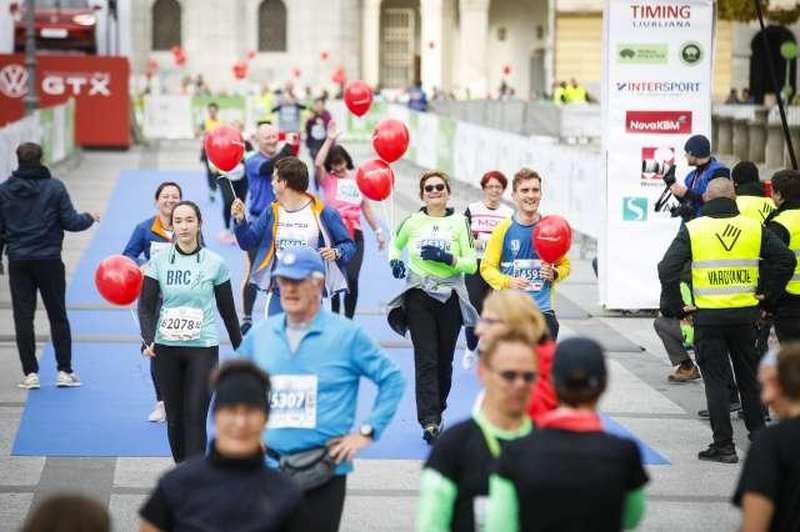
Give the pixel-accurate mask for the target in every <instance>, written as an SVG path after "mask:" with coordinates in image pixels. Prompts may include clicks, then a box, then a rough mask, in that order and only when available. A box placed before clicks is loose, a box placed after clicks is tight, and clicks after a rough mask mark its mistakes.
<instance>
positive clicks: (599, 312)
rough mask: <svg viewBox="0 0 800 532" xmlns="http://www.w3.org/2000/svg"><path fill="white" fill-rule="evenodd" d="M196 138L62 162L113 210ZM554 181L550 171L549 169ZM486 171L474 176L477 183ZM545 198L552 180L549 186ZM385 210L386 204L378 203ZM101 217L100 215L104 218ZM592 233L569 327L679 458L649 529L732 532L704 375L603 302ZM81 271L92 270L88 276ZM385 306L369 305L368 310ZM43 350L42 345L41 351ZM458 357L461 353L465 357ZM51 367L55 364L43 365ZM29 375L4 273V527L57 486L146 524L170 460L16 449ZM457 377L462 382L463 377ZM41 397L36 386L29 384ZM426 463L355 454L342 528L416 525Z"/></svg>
mask: <svg viewBox="0 0 800 532" xmlns="http://www.w3.org/2000/svg"><path fill="white" fill-rule="evenodd" d="M351 148H352V152H353V155H354V158H355V159H356V160H357V161H358V160H364V159H365V158H367V157H368V156H370V149H369V147H368V146H366V145H355V146H351ZM197 165H198V163H197V146H196V145H195V144H194V143H185V142H162V143H160V144H154V145H152V146H150V147H148V148H141V147H138V148H134V149H131V150H130V151H128V152H84V153H82V154H80V155H78V156H76V157H74V158H73V159H71V160H69V161H67V162H66V163H63V164H62V165H60V166H59V167H57V168H56V175H57V176H58V177H60V178H61V179H63V180H64V181H65V182H66V184H67V186H68V188H69V190H70V193H71V195H72V199H73V202H74V203H75V204H76V206H77V207H78V208H79V209H81V210H90V211H92V210H97V211H100V212H103V211H104V209H105V206H106V204H107V202H108V199H109V197H110V196H111V194H112V192H113V190H114V186H115V184H116V180H117V177H118V175H119V172H120V171H121V170H124V169H135V168H158V169H175V170H187V169H188V170H191V169H195V168H197ZM395 172H396V176H397V187H396V190H397V191H398V194H399V198H398V206H399V208H400V209H399V210H400V211H401V213H404V212H409V211H410V210H412V209H416V208H417V205H418V200H417V197H416V191H417V177H418V176H419V172H420V168H418V167H416V166H414V165H413V164H410V163H407V162H400V163H397V164H396V165H395ZM545 177H546V176H545ZM477 178H478V176H476V181H477ZM544 192H545V194H546V193H547V187H546V183H545V191H544ZM479 197H480V191H479V190H478V189H477V188H474V187H468V186H465V185H461V184H457V185H456V189H455V191H454V198H453V205H454V206H455V207H456V208H457V209H463V208H464V207H465V206H466V204H467V203H468V202H470V201H475V200H477V199H479ZM376 212H378V214H379V215H380V211H379V210H378V211H376ZM101 223H102V222H101ZM93 232H94V230H89V231H87V232H84V233H78V234H69V235H68V236H67V238H66V241H65V253H64V261H65V263H66V267H67V274H68V279H69V278H71V276H72V275H73V274H74V273H75V269H76V267H77V264H78V261H79V259H80V257H81V254H82V253H83V251H84V249H85V248H86V246H87V245H88V243H89V242H90V239H91V238H92V236H93ZM593 253H594V245H593V243H592V242H591V241H588V240H582V239H581V238H576V239H575V242H574V243H573V249H572V250H571V253H570V257H571V259H572V261H573V272H572V274H571V276H570V277H569V279H568V280H567V281H566V282H564V283H563V284H561V285H559V293H558V312H559V314H560V319H561V323H562V335H563V337H567V336H569V335H574V334H585V335H590V336H593V337H595V338H597V339H598V340H600V341H601V342H602V343H603V344H604V345H605V346H606V348H607V349H608V350H609V359H610V371H611V378H610V386H609V391H608V393H607V395H606V397H605V398H604V400H603V402H602V405H601V406H602V409H603V411H604V412H605V413H607V414H609V415H610V416H611V417H613V418H614V419H615V420H616V421H617V422H618V423H620V424H621V425H623V426H624V427H626V428H627V429H628V430H630V431H631V432H632V433H634V434H635V435H636V436H637V437H638V438H640V439H641V440H643V441H644V442H645V443H647V444H648V445H649V446H650V447H651V448H653V449H654V450H656V451H657V452H659V453H660V454H661V455H663V456H665V457H666V458H667V459H668V460H669V461H670V462H671V465H668V466H650V467H648V472H649V474H650V477H651V482H650V484H649V485H648V486H647V491H648V493H649V503H648V509H647V513H646V517H645V520H644V522H643V523H642V525H641V527H640V529H641V530H652V531H674V530H681V531H695V530H696V531H718V530H719V531H722V530H733V529H735V528H736V527H737V525H738V522H739V514H738V512H737V511H736V510H735V509H734V508H733V507H732V506H731V505H730V504H729V499H730V495H731V493H732V490H733V488H734V485H735V482H736V479H737V478H738V474H739V470H740V467H741V464H740V465H724V464H713V463H706V462H700V461H698V460H697V458H696V454H697V451H699V450H700V449H702V448H705V446H706V444H707V443H708V442H710V440H711V431H710V429H709V427H708V424H707V423H705V422H703V421H701V420H699V419H697V418H696V416H695V413H696V411H697V410H699V409H701V408H704V405H705V398H704V394H703V386H702V383H699V382H694V383H689V384H684V385H672V384H668V383H667V380H666V375H667V373H668V372H669V371H670V370H671V368H670V366H669V362H668V359H667V356H666V353H665V352H664V350H663V348H662V346H661V345H660V342H659V340H658V337H657V336H656V335H655V332H654V331H653V328H652V316H647V315H644V314H642V313H640V314H633V315H622V314H618V313H613V312H608V311H605V310H604V309H602V308H600V307H599V306H598V304H597V283H596V280H595V278H594V274H593V273H592V270H591V266H590V262H589V261H590V259H591V258H592V256H593ZM82 274H85V272H83V273H82ZM39 306H40V308H41V305H39ZM377 311H378V309H364V311H363V312H364V313H372V312H377ZM36 325H37V332H38V333H39V338H40V341H41V342H42V344H41V346H43V345H44V342H46V341H47V339H48V327H47V320H46V317H45V316H44V313H43V311H41V310H40V311H39V312H38V313H37V318H36ZM41 346H40V347H41ZM457 356H460V353H457ZM43 363H45V364H51V363H53V361H50V360H47V361H43ZM20 377H21V371H20V365H19V361H18V358H17V352H16V347H15V345H14V329H13V321H12V315H11V299H10V294H9V289H8V284H7V282H6V281H5V280H2V281H0V532H5V531H13V530H18V529H19V527H20V525H21V523H22V522H23V521H24V519H25V516H26V515H27V513H28V511H29V510H30V508H31V506H32V504H35V503H36V502H37V501H39V500H41V499H42V498H43V497H45V496H47V495H48V494H50V493H54V492H56V491H61V490H72V491H79V492H83V493H86V494H88V495H90V496H92V497H95V498H97V499H98V500H99V501H102V503H104V504H106V505H108V508H109V510H110V512H111V514H112V516H113V519H114V524H115V530H117V531H125V532H127V531H133V530H138V521H137V510H138V507H139V506H140V505H141V503H142V502H143V500H144V498H145V497H146V496H147V494H148V493H149V491H150V490H151V489H152V488H153V486H154V485H155V482H156V480H157V479H158V476H159V475H160V474H161V473H162V472H164V471H165V470H166V469H168V468H169V467H170V466H171V460H169V459H166V458H158V459H156V458H69V457H20V456H11V448H12V445H13V441H14V437H15V434H16V430H17V426H18V424H19V420H20V417H21V415H22V411H23V407H24V404H25V398H26V393H27V392H25V391H22V390H19V389H17V388H16V387H15V384H16V382H17V381H18V380H19V378H20ZM455 378H458V376H457V375H456V377H455ZM31 393H35V392H31ZM734 426H735V432H736V436H737V444H738V447H739V449H740V457H741V458H743V457H744V451H745V450H746V448H747V444H746V437H745V434H746V433H745V429H744V426H743V424H742V423H741V422H740V421H739V420H735V421H734ZM420 468H421V464H420V462H418V461H414V460H357V462H356V472H355V473H354V474H353V475H351V476H350V478H349V480H348V496H347V502H346V505H345V513H344V519H343V523H342V530H345V531H368V530H370V531H371V530H386V531H405V530H413V521H414V517H413V516H414V513H415V508H416V503H417V489H418V481H419V473H420Z"/></svg>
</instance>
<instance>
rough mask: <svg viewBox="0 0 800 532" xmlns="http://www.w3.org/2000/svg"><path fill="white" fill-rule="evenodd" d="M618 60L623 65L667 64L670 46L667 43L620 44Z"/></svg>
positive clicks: (618, 46)
mask: <svg viewBox="0 0 800 532" xmlns="http://www.w3.org/2000/svg"><path fill="white" fill-rule="evenodd" d="M617 62H618V63H620V64H623V65H625V64H628V65H666V64H667V63H668V62H669V47H668V46H667V45H666V44H618V45H617Z"/></svg>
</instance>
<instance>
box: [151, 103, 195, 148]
mask: <svg viewBox="0 0 800 532" xmlns="http://www.w3.org/2000/svg"><path fill="white" fill-rule="evenodd" d="M142 130H143V133H144V135H145V137H147V138H149V139H191V138H194V127H193V126H192V97H191V96H184V95H158V96H145V97H144V123H143V124H142Z"/></svg>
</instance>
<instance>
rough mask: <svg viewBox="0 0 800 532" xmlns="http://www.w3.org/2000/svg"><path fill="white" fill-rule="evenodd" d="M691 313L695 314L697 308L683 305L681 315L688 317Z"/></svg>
mask: <svg viewBox="0 0 800 532" xmlns="http://www.w3.org/2000/svg"><path fill="white" fill-rule="evenodd" d="M693 312H697V307H695V306H694V305H685V306H684V307H683V313H684V314H687V315H688V314H691V313H693Z"/></svg>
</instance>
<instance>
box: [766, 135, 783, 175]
mask: <svg viewBox="0 0 800 532" xmlns="http://www.w3.org/2000/svg"><path fill="white" fill-rule="evenodd" d="M783 144H784V138H783V129H782V128H781V125H780V123H770V124H768V125H767V153H766V155H765V159H766V164H767V170H768V171H770V172H774V171H775V170H780V169H781V168H783Z"/></svg>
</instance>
